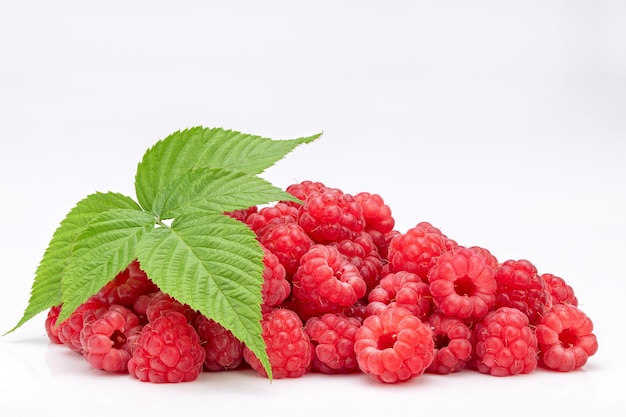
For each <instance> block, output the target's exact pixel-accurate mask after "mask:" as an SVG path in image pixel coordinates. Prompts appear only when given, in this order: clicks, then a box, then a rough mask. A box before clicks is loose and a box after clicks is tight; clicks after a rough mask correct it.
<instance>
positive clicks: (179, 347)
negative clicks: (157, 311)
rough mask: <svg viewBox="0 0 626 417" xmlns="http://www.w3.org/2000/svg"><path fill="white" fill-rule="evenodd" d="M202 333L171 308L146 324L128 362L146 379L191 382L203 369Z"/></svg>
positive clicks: (137, 375) (131, 369)
mask: <svg viewBox="0 0 626 417" xmlns="http://www.w3.org/2000/svg"><path fill="white" fill-rule="evenodd" d="M205 355H206V353H205V351H204V349H203V347H202V345H201V344H200V336H198V333H197V332H196V330H195V329H194V328H193V326H192V325H190V324H189V323H188V321H187V317H185V315H184V314H182V313H180V312H178V311H168V312H165V313H163V314H162V315H161V316H158V317H156V318H155V319H154V320H153V321H151V322H150V323H148V324H146V325H145V326H144V327H143V329H142V330H141V334H140V336H139V340H138V341H137V346H136V348H135V350H134V352H133V355H132V357H131V358H130V360H129V361H128V371H129V373H130V374H131V375H132V376H133V377H135V378H137V379H138V380H140V381H143V382H154V383H174V382H188V381H193V380H195V379H197V378H198V376H199V375H200V373H201V372H202V369H203V364H204V359H205Z"/></svg>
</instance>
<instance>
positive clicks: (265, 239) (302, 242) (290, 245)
mask: <svg viewBox="0 0 626 417" xmlns="http://www.w3.org/2000/svg"><path fill="white" fill-rule="evenodd" d="M258 239H259V242H260V243H261V245H263V246H264V247H266V248H267V249H269V250H270V251H271V252H272V253H273V254H274V255H276V256H277V257H278V260H279V261H280V263H281V264H282V265H283V266H284V267H285V272H286V273H287V276H288V277H289V278H290V277H291V276H292V275H293V274H294V273H295V272H296V269H298V265H299V264H300V258H301V257H302V255H304V254H305V253H306V252H307V251H308V250H309V249H310V248H311V246H313V240H312V239H311V238H310V237H309V235H308V234H307V233H306V232H305V231H304V229H302V227H301V226H300V225H299V224H291V223H289V224H285V223H280V224H273V225H270V226H269V227H265V228H263V229H262V230H261V232H260V235H259V236H258Z"/></svg>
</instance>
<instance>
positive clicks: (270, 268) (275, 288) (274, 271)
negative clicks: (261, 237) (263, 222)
mask: <svg viewBox="0 0 626 417" xmlns="http://www.w3.org/2000/svg"><path fill="white" fill-rule="evenodd" d="M261 247H262V249H263V265H264V269H263V286H262V287H261V295H262V296H263V305H264V306H267V307H274V306H277V305H279V304H281V303H282V302H283V301H285V300H286V299H287V297H289V294H290V293H291V284H290V283H289V281H287V273H286V271H285V267H284V266H283V264H281V263H280V260H279V259H278V257H277V256H276V255H274V254H273V253H272V252H271V251H270V250H269V249H267V248H266V247H265V246H263V245H261Z"/></svg>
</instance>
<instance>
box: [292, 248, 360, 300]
mask: <svg viewBox="0 0 626 417" xmlns="http://www.w3.org/2000/svg"><path fill="white" fill-rule="evenodd" d="M292 283H293V292H294V296H295V297H296V298H297V299H299V300H300V301H302V302H305V303H310V304H314V305H321V304H320V303H323V302H324V301H327V302H328V303H329V304H336V305H339V306H343V307H348V306H350V305H352V304H354V303H355V302H356V301H357V300H358V299H359V298H361V297H363V296H364V295H365V292H366V290H367V286H366V284H365V281H364V280H363V277H362V276H361V274H360V272H359V270H358V269H357V267H356V266H354V265H353V264H352V263H350V261H348V259H347V258H346V257H345V256H343V255H342V254H341V252H339V250H338V249H337V248H336V247H335V246H330V245H322V244H315V245H313V246H312V247H311V249H309V251H308V252H307V253H305V254H304V255H303V256H302V258H301V259H300V267H299V268H298V270H297V271H296V273H295V275H294V276H293V280H292ZM320 300H321V301H320Z"/></svg>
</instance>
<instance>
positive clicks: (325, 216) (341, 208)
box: [298, 187, 365, 243]
mask: <svg viewBox="0 0 626 417" xmlns="http://www.w3.org/2000/svg"><path fill="white" fill-rule="evenodd" d="M298 224H299V225H300V226H302V228H303V229H304V230H305V231H306V232H307V234H308V235H309V236H310V237H311V239H313V241H314V242H315V243H330V242H340V241H342V240H344V239H354V238H355V237H357V236H358V235H359V234H360V233H361V232H362V231H363V230H364V228H365V219H364V218H363V209H362V208H361V206H360V205H359V203H357V202H356V200H355V199H354V196H352V195H351V194H347V193H344V192H343V191H341V190H340V189H338V188H330V187H326V188H322V189H321V190H319V191H316V192H312V193H310V194H309V195H308V196H307V199H306V201H305V202H304V204H303V205H302V206H300V209H299V215H298Z"/></svg>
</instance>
